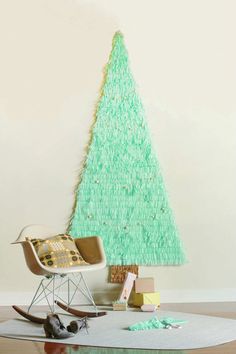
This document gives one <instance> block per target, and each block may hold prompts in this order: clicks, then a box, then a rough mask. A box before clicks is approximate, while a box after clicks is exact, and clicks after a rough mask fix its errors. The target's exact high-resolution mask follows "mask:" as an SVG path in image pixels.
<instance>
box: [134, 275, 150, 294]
mask: <svg viewBox="0 0 236 354" xmlns="http://www.w3.org/2000/svg"><path fill="white" fill-rule="evenodd" d="M134 284H135V285H134V288H135V292H136V293H154V292H155V286H154V279H153V278H137V279H135V282H134Z"/></svg>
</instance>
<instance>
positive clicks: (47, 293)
mask: <svg viewBox="0 0 236 354" xmlns="http://www.w3.org/2000/svg"><path fill="white" fill-rule="evenodd" d="M65 288H66V294H64V293H62V290H63V289H65ZM77 293H78V294H79V295H80V296H81V300H82V301H84V300H86V301H87V303H86V305H92V306H93V307H94V309H95V311H97V307H96V305H95V302H94V299H93V296H92V294H91V292H90V290H89V288H88V285H87V283H86V281H85V279H84V277H83V274H82V273H72V274H52V275H50V276H46V277H45V278H43V279H42V280H41V282H40V284H39V286H38V288H37V290H36V292H35V294H34V296H33V299H32V301H31V303H30V305H29V307H28V310H27V312H28V313H29V312H30V310H31V308H32V306H33V305H36V304H38V303H40V302H41V301H43V300H45V299H46V301H47V304H48V307H49V309H50V312H52V313H54V312H55V301H56V300H58V301H59V300H61V301H63V302H64V303H65V304H66V305H67V306H68V307H69V306H70V305H71V304H72V301H73V300H74V299H75V295H76V294H77ZM76 300H77V299H76ZM84 304H85V303H83V305H84Z"/></svg>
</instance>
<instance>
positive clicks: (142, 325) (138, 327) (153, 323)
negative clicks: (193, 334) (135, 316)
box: [128, 316, 187, 331]
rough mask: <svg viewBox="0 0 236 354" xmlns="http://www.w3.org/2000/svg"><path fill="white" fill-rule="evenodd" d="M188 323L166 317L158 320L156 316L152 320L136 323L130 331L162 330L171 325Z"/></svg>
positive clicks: (130, 327)
mask: <svg viewBox="0 0 236 354" xmlns="http://www.w3.org/2000/svg"><path fill="white" fill-rule="evenodd" d="M186 322H187V321H185V320H176V319H174V318H172V317H164V318H160V319H158V318H157V316H155V317H153V318H151V319H150V320H147V321H142V322H138V323H135V324H134V325H132V326H129V327H128V329H129V330H130V331H142V330H147V329H155V328H157V329H160V328H166V326H168V325H171V324H172V325H180V324H183V323H186Z"/></svg>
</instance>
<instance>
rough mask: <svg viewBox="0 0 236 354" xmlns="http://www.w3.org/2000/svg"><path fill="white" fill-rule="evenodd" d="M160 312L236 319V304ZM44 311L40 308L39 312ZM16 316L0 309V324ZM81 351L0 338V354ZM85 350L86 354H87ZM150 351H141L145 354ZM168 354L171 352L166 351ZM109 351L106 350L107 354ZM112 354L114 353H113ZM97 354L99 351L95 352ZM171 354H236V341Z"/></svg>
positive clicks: (177, 307)
mask: <svg viewBox="0 0 236 354" xmlns="http://www.w3.org/2000/svg"><path fill="white" fill-rule="evenodd" d="M161 309H162V310H170V311H182V312H191V313H198V314H206V315H211V316H219V317H226V318H232V319H236V303H233V302H230V303H198V304H163V305H162V306H161ZM42 310H44V309H43V308H42V307H40V308H39V311H42ZM16 316H17V315H16V313H15V312H14V310H13V309H12V308H11V307H0V322H2V321H5V320H8V319H11V318H15V317H16ZM80 352H81V349H80V348H79V346H71V345H64V344H54V343H53V344H52V343H40V342H30V341H25V340H15V339H8V338H1V337H0V354H44V353H47V354H72V353H73V354H76V353H78V354H79V353H80ZM89 352H90V351H89V349H88V348H87V351H86V353H89ZM145 352H148V353H149V354H150V351H146V350H142V353H143V354H145ZM152 352H153V353H157V354H158V353H161V354H164V352H165V351H164V350H162V351H159V352H158V350H157V351H155V350H154V351H152ZM167 352H168V354H169V353H171V351H167ZM102 353H104V352H102ZM108 353H109V350H108V349H107V354H108ZM113 353H114V351H113ZM119 353H120V354H124V353H125V350H124V349H121V350H119V349H117V354H119ZM127 353H132V354H135V350H129V351H128V350H127ZM97 354H99V350H98V351H97ZM173 354H236V341H234V342H230V343H227V344H224V345H219V346H216V347H210V348H203V349H197V350H185V351H182V350H180V351H173Z"/></svg>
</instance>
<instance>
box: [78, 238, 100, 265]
mask: <svg viewBox="0 0 236 354" xmlns="http://www.w3.org/2000/svg"><path fill="white" fill-rule="evenodd" d="M75 244H76V247H77V248H78V250H79V252H80V254H81V256H82V257H83V259H84V260H85V261H86V262H88V263H90V264H97V263H104V264H105V263H106V256H105V252H104V248H103V242H102V239H101V237H99V236H90V237H81V238H76V239H75Z"/></svg>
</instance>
